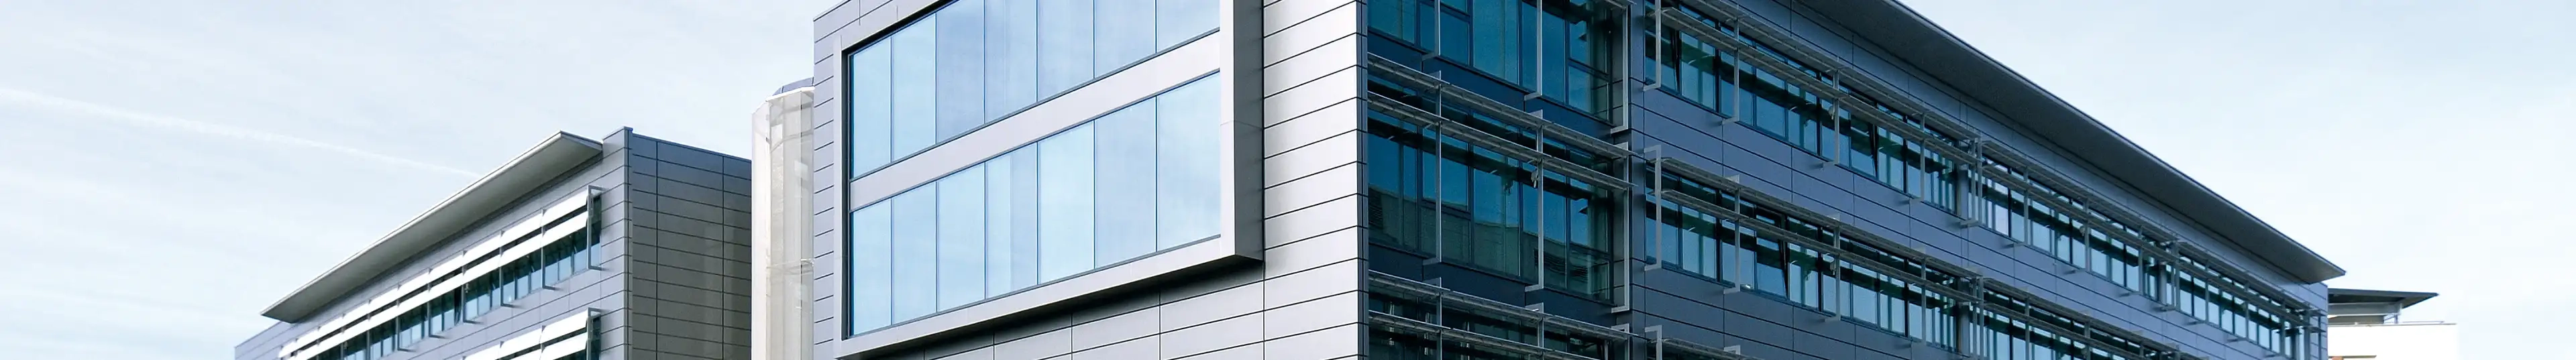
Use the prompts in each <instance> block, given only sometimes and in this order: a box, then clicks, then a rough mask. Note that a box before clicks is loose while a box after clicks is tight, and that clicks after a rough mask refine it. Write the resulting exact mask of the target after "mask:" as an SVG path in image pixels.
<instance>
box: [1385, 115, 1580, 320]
mask: <svg viewBox="0 0 2576 360" xmlns="http://www.w3.org/2000/svg"><path fill="white" fill-rule="evenodd" d="M1369 118H1370V119H1371V121H1369V123H1368V124H1369V128H1368V129H1367V131H1366V132H1367V133H1368V137H1367V138H1366V140H1365V141H1367V143H1366V144H1364V145H1363V147H1364V148H1366V149H1367V151H1368V154H1367V156H1368V163H1369V164H1371V167H1370V171H1369V178H1368V195H1369V196H1370V201H1369V202H1368V206H1369V209H1368V210H1369V211H1368V219H1367V224H1368V225H1369V226H1368V228H1369V236H1370V238H1371V239H1372V240H1373V241H1376V242H1377V243H1381V244H1388V245H1392V246H1394V247H1396V248H1399V249H1403V250H1406V251H1411V252H1414V253H1417V254H1422V255H1424V256H1427V257H1434V258H1440V259H1443V260H1445V261H1449V262H1455V263H1459V264H1463V265H1466V266H1468V267H1472V268H1476V269H1480V270H1484V271H1487V272H1492V273H1495V274H1498V275H1502V276H1505V277H1510V278H1515V279H1520V280H1523V281H1527V282H1531V283H1545V284H1547V285H1548V287H1550V288H1555V289H1558V290H1562V291H1566V292H1570V293H1573V294H1578V295H1582V296H1586V297H1591V298H1597V299H1607V298H1609V296H1610V294H1609V291H1608V290H1609V289H1610V287H1611V286H1612V284H1611V282H1612V281H1613V280H1614V278H1612V277H1611V275H1612V273H1614V272H1615V270H1616V268H1615V267H1613V265H1614V264H1615V263H1616V256H1615V254H1617V253H1616V252H1615V251H1616V249H1617V248H1615V247H1613V246H1615V245H1616V244H1617V242H1616V241H1613V239H1614V238H1615V235H1614V234H1615V233H1614V230H1615V229H1616V227H1617V223H1616V222H1615V221H1616V220H1615V219H1616V218H1614V217H1612V216H1611V214H1612V213H1614V212H1615V209H1616V208H1617V207H1616V206H1615V205H1614V204H1617V199H1618V197H1617V195H1614V194H1611V193H1608V192H1605V191H1602V189H1599V188H1598V187H1596V186H1595V185H1594V184H1592V183H1589V182H1586V181H1584V180H1580V179H1578V178H1575V177H1572V176H1569V175H1567V174H1565V173H1562V172H1559V171H1558V170H1552V169H1545V168H1541V167H1540V166H1539V164H1538V163H1537V162H1536V161H1533V160H1526V159H1518V158H1513V157H1509V156H1505V155H1504V153H1502V152H1501V150H1500V149H1495V148H1491V147H1487V146H1481V145H1478V144H1471V143H1469V142H1468V141H1466V140H1462V139H1461V138H1460V137H1461V136H1472V135H1470V134H1454V133H1444V132H1443V131H1441V130H1439V129H1436V128H1432V127H1427V126H1421V125H1418V124H1414V123H1411V122H1407V121H1402V120H1396V119H1394V118H1393V117H1392V116H1390V115H1387V114H1385V113H1380V112H1375V111H1372V112H1371V114H1370V116H1369ZM1463 131H1474V130H1463ZM1473 135H1484V133H1483V132H1477V133H1476V134H1473ZM1485 136H1490V135H1485ZM1572 171H1590V170H1588V169H1587V170H1572ZM1540 277H1545V278H1544V279H1543V280H1542V279H1541V278H1540Z"/></svg>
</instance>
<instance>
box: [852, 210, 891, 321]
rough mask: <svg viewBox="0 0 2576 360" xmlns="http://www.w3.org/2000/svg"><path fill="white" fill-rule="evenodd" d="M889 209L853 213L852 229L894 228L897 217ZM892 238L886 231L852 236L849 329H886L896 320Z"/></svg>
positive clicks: (865, 232)
mask: <svg viewBox="0 0 2576 360" xmlns="http://www.w3.org/2000/svg"><path fill="white" fill-rule="evenodd" d="M887 208H888V206H887V205H885V204H877V205H875V206H868V207H864V208H859V211H853V212H850V228H852V229H886V228H889V227H891V226H893V225H891V224H893V223H894V217H893V216H894V214H892V213H889V212H887ZM890 235H892V234H889V233H887V232H884V231H861V232H852V233H850V250H849V252H850V254H852V255H851V257H850V271H847V272H844V273H843V276H847V277H849V279H850V326H852V327H856V328H861V329H873V328H877V327H881V326H885V325H886V324H887V323H888V322H890V321H892V319H893V318H894V304H893V301H894V288H893V286H894V262H893V257H892V255H893V254H892V251H893V248H892V247H891V246H892V245H893V244H892V243H889V242H888V237H889V236H890Z"/></svg>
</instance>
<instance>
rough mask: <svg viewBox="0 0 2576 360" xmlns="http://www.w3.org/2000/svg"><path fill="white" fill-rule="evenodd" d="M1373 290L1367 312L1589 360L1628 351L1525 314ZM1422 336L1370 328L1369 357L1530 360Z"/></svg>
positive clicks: (1611, 343) (1484, 348)
mask: <svg viewBox="0 0 2576 360" xmlns="http://www.w3.org/2000/svg"><path fill="white" fill-rule="evenodd" d="M1371 290H1373V292H1372V293H1371V294H1372V295H1375V296H1368V297H1367V298H1368V300H1367V304H1365V305H1366V306H1367V309H1368V310H1369V311H1374V312H1379V313H1385V314H1389V315H1394V316H1397V317H1403V318H1406V319H1412V320H1414V321H1421V322H1424V323H1430V324H1435V325H1440V326H1443V327H1448V328H1451V329H1459V330H1465V331H1466V332H1468V333H1473V334H1475V335H1481V336H1485V337H1492V338H1495V339H1500V340H1504V341H1511V342H1515V343H1521V344H1529V345H1536V346H1538V347H1539V348H1543V349H1546V350H1549V351H1556V352H1563V353H1567V354H1573V355H1575V356H1582V357H1587V358H1593V359H1619V358H1622V357H1619V356H1620V354H1622V353H1625V352H1626V351H1625V350H1626V349H1624V347H1623V346H1619V343H1618V341H1621V340H1626V339H1604V338H1596V337H1593V336H1589V335H1584V334H1581V333H1575V332H1568V331H1565V329H1564V328H1562V327H1553V328H1552V327H1543V326H1535V325H1533V324H1532V323H1531V322H1529V321H1527V320H1525V319H1527V318H1526V317H1523V316H1514V315H1512V314H1491V313H1485V312H1484V311H1483V310H1477V309H1473V308H1464V307H1445V306H1441V305H1440V304H1437V303H1436V302H1437V301H1440V300H1441V299H1426V298H1415V297H1408V296H1405V295H1400V294H1401V293H1400V292H1390V291H1380V290H1377V289H1374V288H1372V289H1371ZM1420 335H1421V334H1407V333H1402V332H1392V331H1385V330H1382V329H1376V328H1372V329H1370V331H1369V340H1368V347H1369V349H1368V357H1369V358H1370V359H1398V360H1470V359H1474V360H1484V359H1491V360H1519V359H1528V358H1527V357H1522V356H1520V355H1521V354H1518V353H1514V352H1510V351H1506V350H1505V349H1495V348H1488V347H1477V346H1472V345H1469V344H1467V343H1461V342H1448V341H1440V340H1439V339H1433V338H1426V337H1423V336H1420ZM1443 355H1446V356H1443Z"/></svg>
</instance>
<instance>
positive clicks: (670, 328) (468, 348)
mask: <svg viewBox="0 0 2576 360" xmlns="http://www.w3.org/2000/svg"><path fill="white" fill-rule="evenodd" d="M749 166H750V163H749V162H747V161H744V160H742V159H740V158H734V157H730V156H724V155H721V154H716V153H713V152H707V151H704V150H699V149H696V148H691V147H687V146H682V145H678V144H671V143H667V142H663V141H661V140H657V139H653V138H649V137H644V136H640V135H634V134H632V133H631V132H630V131H619V132H618V133H615V134H611V135H609V136H608V137H606V138H605V139H604V140H603V141H602V155H601V156H600V157H599V158H598V159H595V160H593V161H592V162H591V163H590V164H587V165H583V166H582V167H579V168H577V169H574V170H571V171H568V172H567V174H564V175H563V176H562V177H560V178H559V179H557V180H556V181H555V183H553V184H551V185H547V186H545V187H543V189H542V190H538V191H534V192H531V193H529V194H527V195H526V196H524V197H522V198H521V199H520V200H518V201H517V203H516V204H514V205H511V206H509V207H508V208H507V209H506V210H503V211H501V212H499V213H495V214H492V215H491V216H490V217H488V218H486V219H484V220H482V222H480V223H478V224H477V225H474V226H473V227H472V228H471V229H468V230H465V231H462V232H460V233H459V234H458V235H457V236H455V237H454V238H453V239H451V240H448V243H444V244H440V245H438V246H436V247H434V248H433V250H430V251H425V252H422V253H420V254H419V255H415V256H413V258H412V259H411V260H408V261H407V262H408V263H407V264H404V265H403V266H401V267H399V268H398V269H397V270H394V271H390V272H387V273H386V274H385V275H384V276H383V277H381V278H379V279H376V280H374V281H372V283H371V284H369V285H367V286H365V287H363V288H362V289H361V290H358V291H353V292H350V293H349V294H348V296H347V297H344V298H343V299H342V300H340V301H339V302H338V303H335V304H332V305H330V306H328V307H326V310H323V311H321V312H317V314H326V315H317V316H315V317H314V318H315V320H308V321H307V322H305V323H279V324H277V325H274V326H271V327H269V329H267V330H265V331H262V332H260V334H259V335H256V336H253V337H251V338H250V339H249V340H245V341H243V342H242V343H241V344H240V345H238V346H235V347H234V355H233V358H234V359H240V360H252V359H275V358H276V356H277V351H278V348H279V347H282V346H285V345H286V342H288V341H291V340H293V339H294V338H296V337H298V336H302V335H304V334H305V333H306V332H310V331H313V330H314V329H313V328H315V327H318V326H320V324H318V323H319V322H322V321H328V319H329V317H330V316H331V315H327V314H339V313H342V312H347V311H350V310H351V308H352V307H354V306H357V304H356V302H358V301H359V300H358V299H365V298H368V297H372V296H375V295H376V294H378V293H381V292H384V291H387V290H388V288H391V287H393V286H394V285H395V284H397V283H399V282H401V281H403V280H405V279H408V278H410V277H411V276H414V275H416V274H419V273H420V272H423V271H427V270H428V268H429V267H430V266H431V265H432V264H435V263H436V262H437V261H439V260H442V259H445V258H447V257H449V256H453V255H455V254H457V253H460V252H463V251H464V250H465V249H467V248H469V247H472V246H473V245H474V244H475V243H477V242H478V241H481V240H483V239H484V238H486V237H490V236H493V235H494V234H496V233H498V232H500V231H502V229H503V228H505V227H507V226H509V225H511V224H512V223H513V222H516V221H518V220H520V219H522V218H526V217H528V216H531V215H534V214H535V213H536V212H537V211H538V210H540V209H541V207H542V206H543V205H546V204H552V203H554V202H555V201H559V200H562V199H564V198H566V197H569V196H576V195H577V194H584V193H587V189H588V188H591V187H598V188H601V189H606V190H607V191H606V192H604V193H602V194H601V195H600V198H599V199H598V204H600V205H599V208H598V209H597V212H595V214H599V216H598V219H599V222H600V228H599V229H600V232H599V234H598V237H599V239H600V244H599V247H598V248H597V249H595V250H594V251H597V252H598V256H597V257H596V259H598V261H599V262H600V263H599V265H600V266H601V268H602V269H604V270H590V271H583V272H580V273H577V274H574V275H573V276H572V277H570V278H567V279H566V280H564V281H563V282H560V283H556V284H555V287H556V289H554V290H541V291H538V292H536V293H534V294H531V295H529V296H527V297H524V298H521V299H519V300H518V301H515V302H512V303H511V304H512V306H511V307H501V308H496V309H495V310H493V311H492V312H491V313H489V314H485V315H483V316H482V317H478V318H475V319H473V320H475V321H476V322H477V323H475V324H462V325H459V326H458V327H456V328H454V329H450V330H447V331H445V332H442V333H440V334H439V335H440V336H441V337H440V338H429V339H427V340H423V341H421V342H420V343H418V344H415V345H413V346H412V348H411V349H410V350H409V351H407V352H401V353H398V354H397V355H395V356H393V357H390V358H389V359H395V360H400V359H452V358H458V357H463V356H465V355H466V354H469V353H472V352H474V351H475V350H480V349H483V348H486V347H490V346H492V345H494V344H495V343H497V342H498V341H501V340H506V339H509V338H511V337H512V336H515V335H517V334H520V333H525V332H528V331H532V330H535V329H536V328H537V327H542V326H545V325H546V324H549V323H552V322H553V321H555V320H557V319H561V318H563V317H565V316H570V315H573V314H577V313H581V312H585V311H589V310H590V309H601V310H607V313H606V314H605V315H603V316H602V317H601V318H600V319H599V322H598V323H597V326H598V329H599V330H598V331H600V334H602V337H601V338H600V342H599V344H600V345H599V346H600V350H602V353H601V355H602V357H601V358H602V359H625V358H629V357H630V356H629V355H627V354H637V356H634V357H653V356H644V355H642V354H648V353H650V354H678V355H687V356H682V357H679V358H693V357H695V358H708V359H738V358H743V357H747V356H748V352H747V350H746V349H748V348H746V347H744V346H747V344H748V343H749V337H750V333H749V332H748V331H747V330H741V329H745V328H748V326H747V325H746V324H744V322H745V320H743V319H744V318H745V317H746V315H745V313H744V310H746V309H747V307H748V300H747V298H744V295H743V294H747V293H748V292H749V289H748V288H749V286H750V285H749V282H748V281H747V280H743V278H748V275H747V273H748V272H749V271H750V269H749V268H748V267H747V266H745V265H743V261H744V259H747V258H748V256H749V254H748V253H749V248H748V247H747V245H742V244H745V243H746V241H747V240H746V239H748V238H749V235H748V230H743V229H744V226H746V225H747V223H748V222H749V221H750V220H749V218H750V214H749V213H748V212H747V211H746V210H747V209H748V208H749V204H750V197H749V196H748V195H744V194H747V193H749V192H750V188H749V187H750V185H749V182H748V180H744V178H747V177H749V174H750V168H749ZM728 184H730V185H728ZM699 219H704V220H699ZM685 234H702V235H710V236H715V237H714V238H705V239H701V238H694V237H693V236H692V235H685ZM718 239H721V241H719V240H718ZM692 269H695V270H692ZM701 272H703V273H713V274H733V275H731V276H732V277H731V278H725V277H721V276H714V277H710V276H700V275H699V274H698V273H701ZM683 288H686V289H683ZM694 289H707V290H710V291H696V290H694ZM713 290H721V291H724V292H725V293H724V294H712V293H713V292H714V291H713ZM728 299H729V300H728ZM696 304H705V305H703V306H705V307H708V308H710V309H718V310H712V311H711V310H703V309H697V308H692V307H691V306H700V305H696ZM727 304H732V305H727ZM727 306H730V307H727ZM701 319H703V321H705V322H704V323H703V324H701V323H698V322H697V321H700V320H701ZM725 319H732V320H731V321H730V322H727V320H725ZM727 324H729V325H727ZM710 325H714V326H710ZM728 326H729V327H728ZM727 346H730V347H727ZM654 358H660V357H654Z"/></svg>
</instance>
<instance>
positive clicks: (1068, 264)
mask: <svg viewBox="0 0 2576 360" xmlns="http://www.w3.org/2000/svg"><path fill="white" fill-rule="evenodd" d="M1091 136H1092V135H1091V125H1083V126H1079V127H1075V128H1073V129H1072V130H1066V131H1065V132H1064V133H1060V134H1056V135H1055V136H1052V137H1048V138H1047V139H1046V140H1045V141H1043V142H1039V143H1038V161H1039V162H1040V164H1039V165H1038V201H1040V203H1039V205H1038V206H1039V208H1038V228H1039V231H1041V232H1040V233H1039V234H1040V235H1039V238H1038V254H1039V258H1038V269H1039V271H1038V273H1039V279H1040V281H1052V280H1055V279H1061V278H1064V277H1066V276H1071V275H1073V274H1077V273H1081V272H1083V271H1087V270H1091V266H1092V264H1093V260H1094V259H1092V252H1093V249H1094V246H1095V243H1094V242H1093V238H1092V235H1093V232H1092V212H1093V211H1097V210H1098V209H1095V208H1093V207H1092V192H1094V191H1097V190H1096V189H1094V188H1093V186H1092V166H1093V163H1092V151H1093V149H1092V137H1091Z"/></svg>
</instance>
